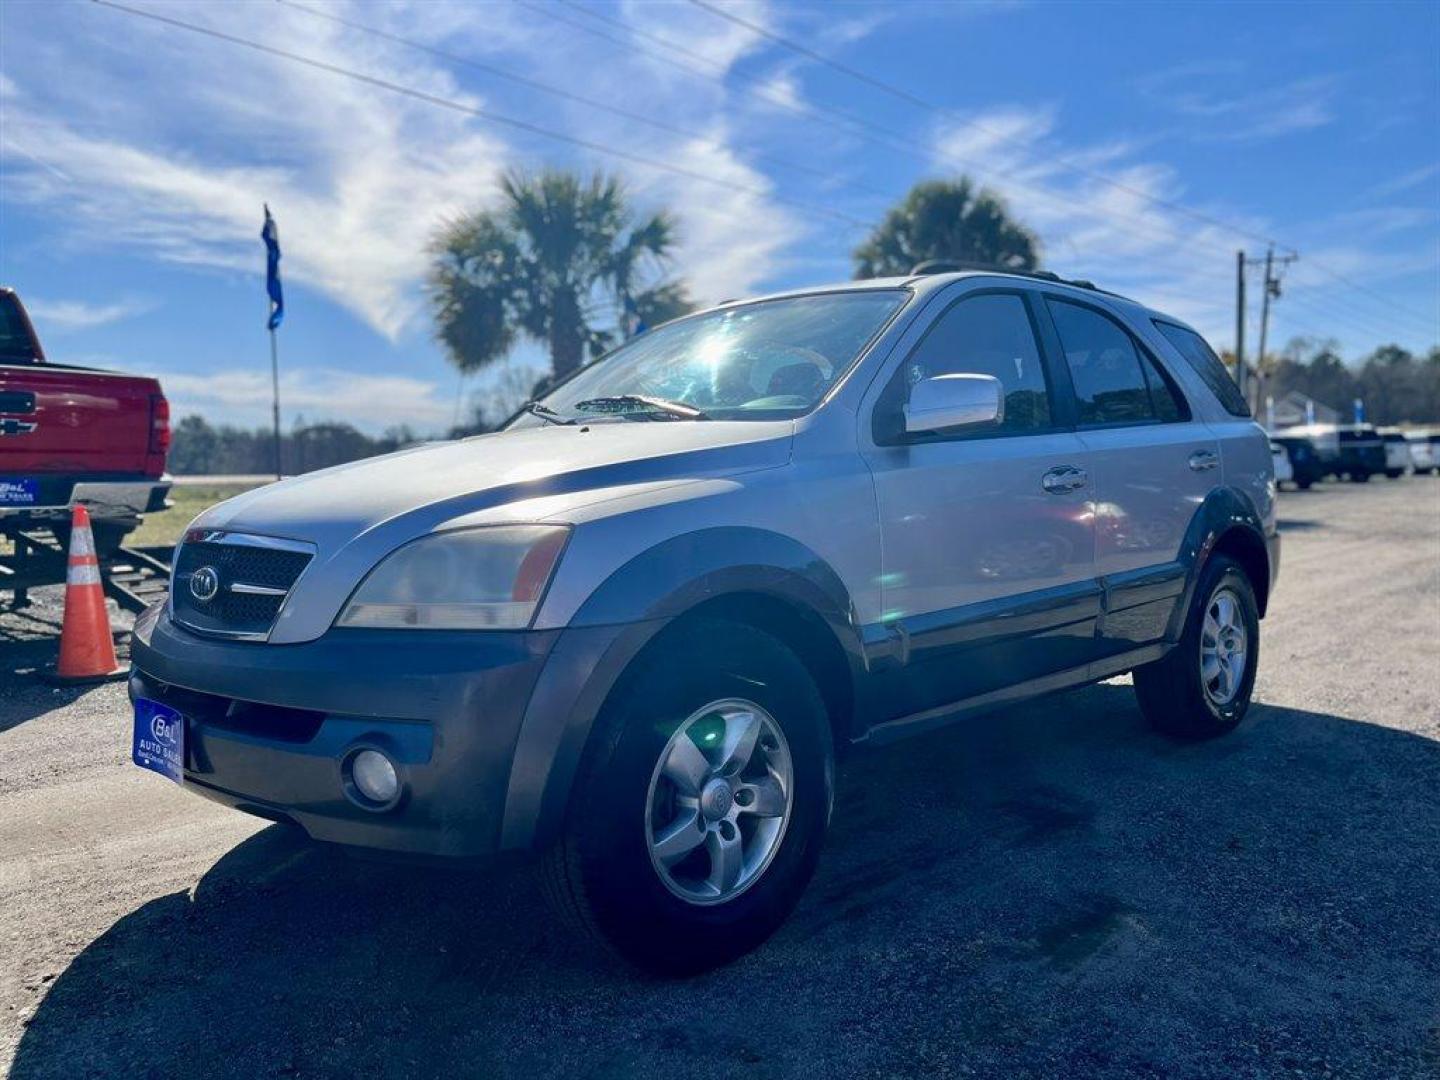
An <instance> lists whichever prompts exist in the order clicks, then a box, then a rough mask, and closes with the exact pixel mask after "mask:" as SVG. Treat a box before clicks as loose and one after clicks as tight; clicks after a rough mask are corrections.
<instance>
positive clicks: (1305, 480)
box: [1295, 476, 1315, 491]
mask: <svg viewBox="0 0 1440 1080" xmlns="http://www.w3.org/2000/svg"><path fill="white" fill-rule="evenodd" d="M1314 483H1315V481H1314V480H1312V479H1311V478H1310V477H1308V476H1297V477H1296V478H1295V486H1296V487H1297V488H1299V489H1300V490H1301V491H1309V490H1310V486H1311V485H1312V484H1314Z"/></svg>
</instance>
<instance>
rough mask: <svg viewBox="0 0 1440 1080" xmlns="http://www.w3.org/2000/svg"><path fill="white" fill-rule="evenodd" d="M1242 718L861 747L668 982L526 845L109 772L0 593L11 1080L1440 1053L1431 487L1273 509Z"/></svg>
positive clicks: (1107, 718)
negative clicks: (440, 861) (723, 945)
mask: <svg viewBox="0 0 1440 1080" xmlns="http://www.w3.org/2000/svg"><path fill="white" fill-rule="evenodd" d="M1281 509H1282V513H1283V517H1284V520H1283V527H1284V529H1285V534H1286V547H1285V559H1284V567H1283V573H1282V577H1281V583H1280V587H1279V591H1278V594H1277V596H1276V597H1275V600H1274V604H1273V607H1272V613H1271V615H1270V617H1269V619H1267V620H1266V622H1265V623H1264V632H1263V638H1264V650H1263V657H1262V661H1261V668H1260V678H1259V684H1258V698H1259V701H1260V703H1261V704H1260V705H1259V706H1258V707H1256V708H1255V709H1254V710H1253V711H1252V712H1251V715H1250V718H1249V719H1247V720H1246V722H1245V724H1244V725H1243V726H1242V727H1241V729H1240V730H1239V731H1238V732H1236V733H1235V734H1234V735H1232V736H1230V737H1229V738H1226V739H1223V740H1220V741H1218V742H1214V743H1210V744H1206V745H1200V746H1184V745H1178V744H1175V743H1171V742H1168V741H1166V740H1165V739H1163V738H1161V737H1159V736H1157V735H1155V734H1152V733H1151V732H1149V731H1148V730H1147V729H1146V727H1145V725H1144V724H1143V722H1142V720H1141V718H1140V715H1139V713H1138V712H1137V710H1136V707H1135V704H1134V701H1133V698H1132V694H1131V692H1130V688H1129V686H1128V685H1127V684H1126V683H1125V682H1124V681H1123V680H1117V681H1114V682H1111V683H1106V684H1103V685H1100V686H1096V687H1091V688H1089V689H1087V690H1084V691H1081V692H1078V693H1075V694H1071V695H1069V696H1063V697H1056V698H1051V699H1048V700H1045V701H1042V702H1038V703H1031V704H1028V705H1025V706H1021V707H1016V708H1012V709H1008V710H1005V711H1003V712H999V713H996V714H993V715H990V716H987V717H984V718H981V719H978V720H974V721H970V722H967V723H965V724H963V725H961V726H959V727H956V728H952V729H950V730H948V731H942V732H938V733H934V734H932V735H929V736H926V737H923V738H920V739H918V740H914V741H911V742H907V743H901V744H898V745H895V746H891V747H887V748H884V749H881V750H868V751H864V752H861V753H858V754H855V755H853V756H852V757H851V758H850V759H849V760H848V762H847V763H846V765H845V766H844V768H843V770H842V777H841V783H840V788H839V800H838V803H837V818H836V825H835V829H834V832H833V834H832V838H831V842H830V844H829V846H828V848H827V850H826V854H825V856H824V858H823V859H822V862H821V867H820V871H819V874H818V876H817V878H816V880H815V882H814V884H813V885H812V887H811V889H810V891H809V893H808V894H807V896H806V898H805V900H804V901H803V902H802V904H801V906H800V909H799V910H798V911H797V912H796V914H795V916H794V917H793V918H792V919H791V921H790V922H789V923H788V924H787V925H786V927H785V928H783V929H782V930H781V932H780V933H779V934H778V935H777V936H776V938H775V939H773V941H772V942H771V943H770V944H768V945H767V946H766V947H764V948H762V949H761V950H760V951H759V952H757V953H756V954H754V955H752V956H750V957H748V958H746V959H744V960H742V961H740V962H738V963H736V964H734V965H732V966H731V967H729V968H727V969H725V970H722V971H719V972H715V973H713V974H710V975H707V976H704V977H701V978H697V979H693V980H689V981H684V982H675V981H663V980H655V979H649V978H644V977H640V976H637V975H635V974H633V973H631V972H629V971H627V970H623V969H620V968H617V967H615V966H613V965H612V964H610V963H609V962H607V961H606V960H604V959H603V958H599V957H597V956H595V955H593V954H591V953H590V952H588V951H585V950H583V949H577V948H576V947H575V944H574V943H573V942H572V941H570V940H569V939H567V938H566V937H564V936H563V935H562V934H561V933H559V932H558V931H557V930H556V929H555V928H554V927H552V926H551V925H550V923H549V922H548V921H547V919H546V918H545V915H544V913H543V909H541V907H540V904H539V898H538V895H537V892H536V889H535V887H534V884H533V882H532V879H531V877H530V875H529V873H528V871H527V868H526V867H523V866H519V867H505V868H493V869H490V870H488V871H485V872H481V873H464V874H462V873H455V872H441V871H417V870H415V869H409V868H395V867H389V866H377V865H373V864H368V863H360V862H353V861H351V860H348V859H346V858H344V857H342V856H339V855H337V854H335V853H333V852H329V851H324V850H319V849H316V848H312V847H309V846H307V845H305V844H303V843H300V842H297V841H296V840H295V839H294V838H293V837H292V836H291V834H290V833H288V832H287V831H285V830H283V829H281V828H280V827H278V826H267V825H265V824H264V823H263V822H258V821H255V820H253V819H249V818H246V817H244V816H243V815H240V814H238V813H234V812H230V811H226V810H223V809H220V808H218V807H215V806H213V805H212V804H209V803H206V802H203V801H201V800H199V799H195V798H192V797H190V796H189V795H187V794H186V793H184V792H182V791H180V790H179V789H177V788H174V787H172V786H170V785H168V784H166V783H165V782H164V781H163V780H161V779H160V778H159V777H156V776H154V775H152V774H149V773H143V772H141V771H140V770H138V769H135V768H133V767H131V766H129V765H128V764H127V760H126V759H127V747H128V714H127V709H126V704H125V699H124V690H123V688H122V687H121V686H118V685H111V686H105V687H101V688H98V689H92V690H88V691H85V692H77V691H57V690H53V689H51V688H49V687H46V686H44V685H43V684H41V683H39V682H37V681H35V680H34V679H32V678H31V677H30V676H29V675H27V674H25V671H26V669H28V668H29V667H31V666H33V665H34V664H36V663H38V662H40V661H41V660H43V659H44V658H46V657H48V656H49V655H50V654H51V651H52V650H53V647H54V645H53V638H52V637H51V634H52V633H53V627H54V622H55V620H56V617H57V611H56V608H55V599H54V597H53V596H48V595H47V596H43V597H42V600H41V603H40V604H39V605H37V607H36V608H35V609H34V610H33V612H32V613H31V614H29V615H26V616H19V615H6V616H0V1065H4V1064H5V1063H9V1068H10V1075H11V1076H13V1077H23V1078H32V1077H52V1076H53V1077H77V1076H121V1075H124V1076H169V1075H177V1074H192V1073H197V1072H201V1071H203V1072H204V1073H205V1074H206V1075H207V1076H209V1077H212V1078H217V1080H218V1078H220V1077H262V1076H331V1075H347V1076H349V1075H357V1074H360V1075H367V1076H380V1075H393V1076H434V1075H439V1074H447V1075H457V1074H458V1075H472V1076H486V1077H491V1076H493V1077H524V1078H527V1080H528V1078H532V1077H548V1076H565V1077H571V1076H585V1077H619V1076H633V1075H641V1074H643V1075H647V1076H657V1075H669V1076H683V1077H686V1078H687V1080H698V1078H702V1077H708V1076H716V1077H778V1076H789V1075H795V1074H804V1075H807V1076H896V1075H913V1074H925V1075H942V1076H1006V1077H1054V1076H1066V1075H1087V1076H1114V1077H1162V1076H1163V1077H1173V1076H1187V1077H1188V1076H1196V1077H1198V1076H1213V1077H1226V1078H1229V1077H1245V1076H1354V1077H1367V1078H1368V1077H1421V1076H1425V1077H1435V1076H1437V1075H1440V807H1437V799H1440V664H1437V663H1436V662H1435V661H1436V657H1437V653H1440V483H1437V482H1436V481H1434V480H1433V479H1430V478H1407V479H1405V480H1402V481H1395V482H1386V481H1378V482H1374V483H1371V484H1369V485H1368V486H1365V487H1360V486H1343V487H1342V486H1338V485H1323V486H1321V487H1319V488H1317V489H1316V490H1314V491H1312V492H1310V493H1303V494H1293V495H1292V494H1287V495H1285V496H1284V497H1283V500H1282V506H1281Z"/></svg>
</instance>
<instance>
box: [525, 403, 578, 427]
mask: <svg viewBox="0 0 1440 1080" xmlns="http://www.w3.org/2000/svg"><path fill="white" fill-rule="evenodd" d="M524 409H525V411H526V412H528V413H533V414H534V415H536V416H538V417H540V419H541V420H549V421H550V423H552V424H573V423H575V419H574V418H573V417H570V416H562V415H560V414H559V413H558V412H556V411H555V410H554V409H552V408H550V406H549V405H541V404H540V402H538V401H527V402H526V403H525V405H524Z"/></svg>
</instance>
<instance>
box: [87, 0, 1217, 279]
mask: <svg viewBox="0 0 1440 1080" xmlns="http://www.w3.org/2000/svg"><path fill="white" fill-rule="evenodd" d="M94 2H95V3H97V4H100V5H101V6H104V7H109V8H112V9H114V10H117V11H121V12H123V13H125V14H129V15H133V16H136V17H139V18H143V19H147V20H150V21H153V22H156V23H159V24H162V25H167V26H170V27H173V28H177V29H182V30H187V31H190V32H192V33H196V34H200V35H203V36H207V37H210V38H214V39H216V40H220V41H225V42H228V43H230V44H234V45H239V46H241V47H244V48H248V49H251V50H254V51H257V52H260V53H264V54H267V55H271V56H275V57H278V58H281V59H285V60H288V61H291V62H293V63H298V64H301V65H304V66H307V67H310V68H314V69H316V70H321V71H325V72H328V73H330V74H334V75H339V76H342V77H344V78H349V79H352V80H355V81H357V82H361V83H364V84H367V85H370V86H374V87H376V88H379V89H383V90H387V91H390V92H392V93H396V94H400V95H402V96H405V97H409V98H412V99H414V100H418V101H421V102H424V103H427V104H430V105H435V106H438V107H441V108H446V109H449V110H452V111H456V112H461V113H465V114H467V115H471V116H474V117H476V118H478V119H481V120H486V121H490V122H492V123H496V124H501V125H504V126H508V127H512V128H515V129H517V130H521V131H525V132H527V133H530V134H534V135H539V136H541V137H543V138H548V139H552V140H555V141H559V142H563V143H567V144H569V145H573V146H578V147H580V148H582V149H587V150H591V151H594V152H596V153H601V154H606V155H609V156H612V157H616V158H619V159H621V160H625V161H630V162H634V163H637V164H641V165H644V166H647V167H650V168H654V169H657V170H660V171H663V172H668V173H671V174H674V175H678V176H683V177H685V178H687V179H691V180H696V181H699V182H701V183H706V184H710V185H713V186H716V187H720V188H724V189H726V190H730V191H739V192H747V193H750V194H754V195H757V196H760V197H762V198H771V199H774V200H775V201H776V202H780V203H785V204H788V205H792V206H795V207H797V208H799V209H801V210H804V211H805V212H807V213H810V214H814V215H818V216H823V217H827V218H830V219H833V220H840V221H843V222H845V223H847V224H849V225H851V226H855V227H858V228H869V227H870V226H871V224H872V223H870V222H867V221H863V220H861V219H859V218H856V217H854V216H853V215H850V214H846V213H844V212H842V211H838V210H834V209H832V208H830V207H827V206H820V205H818V204H815V203H810V202H807V201H804V200H800V199H795V198H790V197H787V196H783V195H780V194H778V193H776V192H774V191H772V190H770V189H762V188H758V187H754V186H752V185H744V184H738V183H734V182H731V181H726V180H722V179H720V178H717V177H714V176H711V175H709V174H706V173H702V172H699V171H697V170H693V169H687V168H684V167H683V166H677V165H672V164H671V163H669V162H666V161H661V160H658V159H655V158H652V157H648V156H646V155H642V154H637V153H633V152H631V151H627V150H622V149H619V148H617V147H614V146H610V145H608V144H605V143H601V142H598V141H595V140H590V139H584V138H579V137H576V136H571V135H567V134H564V133H562V132H558V131H554V130H551V129H549V128H545V127H542V126H540V125H538V124H533V123H530V122H529V121H525V120H520V119H518V118H515V117H510V116H506V115H503V114H499V113H496V112H494V111H492V110H489V109H483V108H480V107H478V106H474V105H468V104H465V103H463V102H460V101H456V100H454V99H452V98H446V97H442V96H440V95H438V94H431V93H428V92H426V91H422V90H417V89H415V88H413V87H409V86H404V85H402V84H399V83H395V82H392V81H390V80H387V79H383V78H379V77H377V76H373V75H368V74H366V73H364V72H360V71H355V70H353V69H350V68H345V67H342V66H340V65H337V64H332V63H329V62H327V61H323V60H318V59H315V58H313V57H309V56H304V55H301V54H299V53H293V52H290V51H288V50H285V49H280V48H277V47H275V46H270V45H265V44H263V43H261V42H257V41H254V40H251V39H249V38H244V37H240V36H238V35H234V34H229V33H226V32H224V31H221V30H217V29H214V28H212V27H207V26H202V25H199V24H196V23H191V22H187V21H185V20H182V19H177V18H174V17H171V16H168V15H161V14H159V13H156V12H151V11H146V10H143V9H139V8H134V7H130V6H128V5H126V4H123V3H119V2H116V0H94ZM291 6H294V7H297V8H302V10H307V11H310V9H308V8H303V6H302V5H299V4H295V3H293V2H292V3H291ZM526 6H533V5H526ZM537 10H542V11H545V12H546V14H552V13H551V12H549V11H546V9H543V8H537ZM311 13H312V14H321V15H322V17H329V16H323V13H319V12H313V11H312V12H311ZM337 21H341V22H347V24H348V20H338V19H337ZM561 21H565V22H569V20H563V19H562V20H561ZM349 25H354V26H355V27H356V28H357V29H368V28H365V27H362V26H360V25H359V24H349ZM572 25H578V24H573V23H572ZM582 29H587V30H589V29H590V28H586V27H582ZM591 32H596V31H593V30H592V31H591ZM379 33H381V34H383V33H384V32H379ZM389 36H391V37H392V38H394V39H395V40H397V41H398V42H399V43H401V44H415V45H416V47H419V48H423V49H426V51H432V52H435V53H436V54H439V55H444V56H445V57H446V58H447V59H451V60H454V61H456V62H462V63H470V64H474V66H479V67H487V68H490V69H491V70H493V71H494V72H497V73H498V72H499V71H500V70H501V69H498V68H493V67H492V66H489V65H479V64H478V63H475V62H472V61H467V60H466V59H465V58H461V57H454V56H451V55H450V54H442V53H440V52H439V50H431V49H430V48H429V47H428V46H423V45H418V43H412V42H409V41H408V40H407V39H401V38H398V36H395V35H389ZM602 36H608V35H603V34H602ZM612 40H613V39H612ZM621 44H625V43H623V42H621ZM678 66H680V67H681V68H682V70H689V69H688V68H686V67H685V65H678ZM507 74H508V73H507ZM512 77H513V76H512ZM516 78H521V77H516ZM528 81H529V82H530V83H532V84H534V85H536V86H537V87H538V86H540V85H543V84H538V83H536V81H535V80H528ZM547 89H549V90H551V91H552V92H553V91H554V90H555V88H547ZM564 93H568V92H564ZM569 96H571V97H573V98H574V99H576V100H579V101H582V102H583V103H585V104H587V105H591V106H593V107H599V106H598V103H595V102H593V101H592V100H590V99H585V98H581V97H580V96H579V95H569ZM802 111H803V110H802ZM805 114H806V115H809V113H808V111H805ZM852 122H853V121H852ZM856 123H859V124H860V125H861V126H866V127H868V126H871V125H866V124H864V122H863V121H859V122H856ZM677 130H681V131H683V129H677ZM1017 183H1018V184H1019V185H1020V186H1022V187H1027V188H1029V187H1030V185H1025V184H1023V183H1022V182H1018V181H1017ZM1032 190H1033V191H1034V192H1035V193H1036V194H1037V195H1040V196H1041V197H1044V198H1047V199H1050V200H1052V201H1055V202H1060V203H1066V204H1067V205H1068V200H1064V199H1062V198H1061V197H1060V196H1058V195H1054V194H1052V193H1050V192H1048V191H1044V190H1043V189H1036V188H1032ZM1127 223H1129V224H1132V225H1133V224H1135V223H1134V222H1133V221H1130V220H1128V219H1127ZM1140 227H1141V229H1142V231H1150V232H1152V233H1154V229H1153V228H1151V229H1148V230H1147V229H1146V228H1145V223H1143V222H1141V223H1140ZM1166 233H1167V235H1168V234H1169V230H1166ZM1157 235H1158V234H1157ZM1227 254H1228V252H1227Z"/></svg>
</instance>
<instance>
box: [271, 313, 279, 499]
mask: <svg viewBox="0 0 1440 1080" xmlns="http://www.w3.org/2000/svg"><path fill="white" fill-rule="evenodd" d="M270 388H271V390H272V392H273V398H272V409H273V416H274V419H275V479H276V480H279V479H280V353H279V351H278V349H277V348H276V345H275V328H274V327H273V326H272V327H271V328H270Z"/></svg>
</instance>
